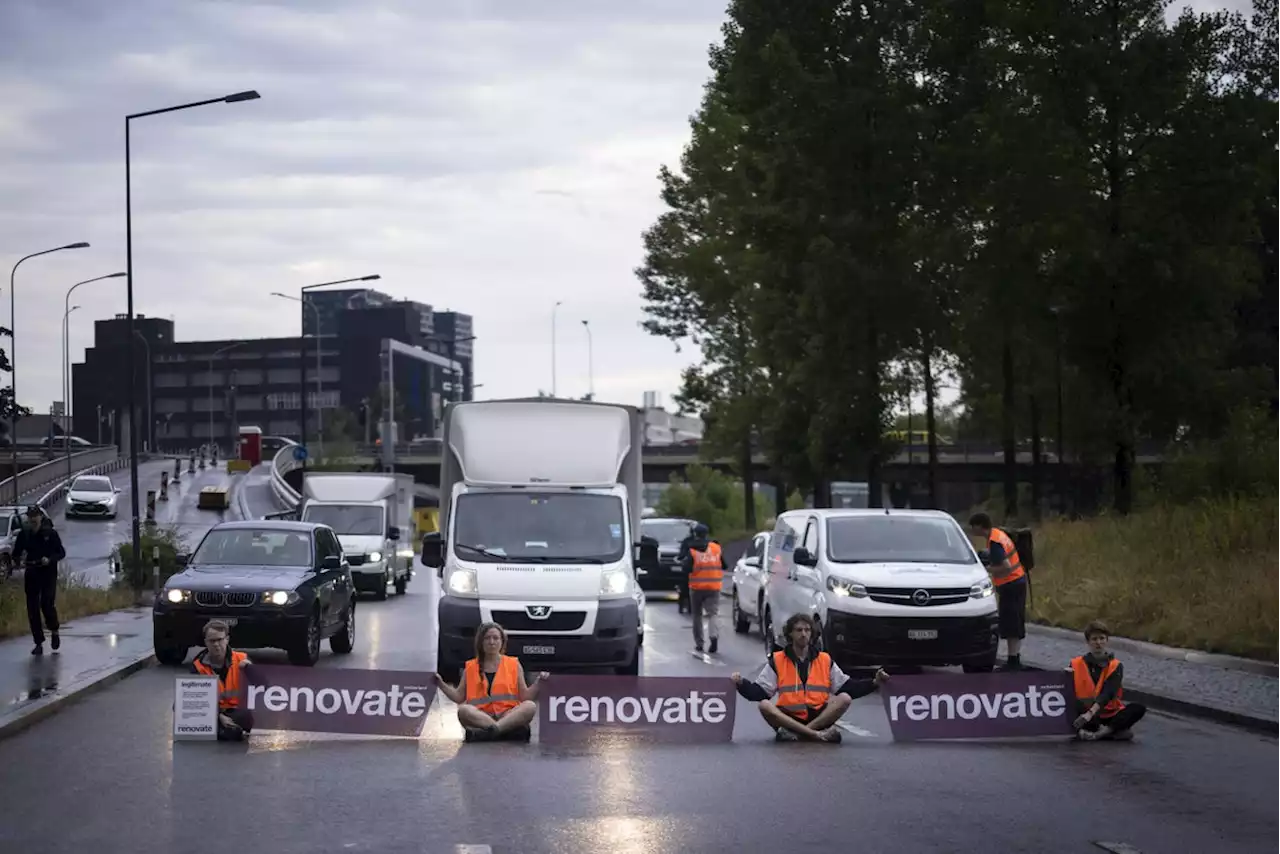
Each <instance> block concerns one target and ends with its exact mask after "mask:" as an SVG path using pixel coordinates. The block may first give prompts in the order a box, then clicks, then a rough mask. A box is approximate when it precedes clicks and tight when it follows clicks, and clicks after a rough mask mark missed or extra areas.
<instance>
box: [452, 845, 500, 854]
mask: <svg viewBox="0 0 1280 854" xmlns="http://www.w3.org/2000/svg"><path fill="white" fill-rule="evenodd" d="M453 854H493V848H492V847H491V846H488V845H470V844H466V843H458V844H457V845H455V846H454V847H453Z"/></svg>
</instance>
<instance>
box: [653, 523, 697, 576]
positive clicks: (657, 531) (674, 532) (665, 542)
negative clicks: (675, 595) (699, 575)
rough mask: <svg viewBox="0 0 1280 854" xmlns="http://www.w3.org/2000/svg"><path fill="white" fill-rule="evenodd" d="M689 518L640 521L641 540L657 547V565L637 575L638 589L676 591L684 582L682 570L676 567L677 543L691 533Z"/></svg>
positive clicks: (677, 560)
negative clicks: (638, 577)
mask: <svg viewBox="0 0 1280 854" xmlns="http://www.w3.org/2000/svg"><path fill="white" fill-rule="evenodd" d="M696 524H698V523H697V522H696V521H694V520H693V519H672V518H670V517H661V516H651V517H649V518H648V519H641V520H640V534H641V539H642V540H649V541H651V542H655V543H656V544H657V546H658V565H657V566H656V567H655V568H653V569H648V568H646V570H645V574H644V575H642V576H640V579H639V581H640V588H641V589H642V590H678V589H679V588H680V586H681V585H682V584H683V583H684V581H685V572H684V568H683V567H681V566H680V561H679V559H678V558H679V555H680V544H681V543H683V542H684V541H685V540H686V539H687V538H688V537H690V536H691V535H692V534H693V526H694V525H696Z"/></svg>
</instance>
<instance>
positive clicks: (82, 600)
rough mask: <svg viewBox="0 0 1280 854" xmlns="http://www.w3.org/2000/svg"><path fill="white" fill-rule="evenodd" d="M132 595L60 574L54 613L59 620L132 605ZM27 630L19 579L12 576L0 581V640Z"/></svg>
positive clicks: (24, 634) (69, 619) (64, 620)
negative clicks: (5, 580)
mask: <svg viewBox="0 0 1280 854" xmlns="http://www.w3.org/2000/svg"><path fill="white" fill-rule="evenodd" d="M133 598H134V597H133V593H132V592H131V591H129V590H124V589H121V588H118V587H117V588H106V589H104V588H101V587H91V586H89V585H88V584H86V583H85V582H84V578H83V576H80V575H75V576H70V577H68V576H62V577H60V578H59V579H58V598H57V605H58V616H59V617H60V618H61V620H62V622H63V623H68V622H70V621H71V620H74V619H76V618H78V617H87V616H89V615H91V614H102V613H105V612H107V611H114V610H116V609H117V608H127V607H129V606H130V605H132V604H133ZM30 631H31V629H30V627H29V626H28V624H27V598H26V594H25V593H24V592H23V589H22V579H21V578H19V577H16V576H15V577H14V578H12V579H10V580H9V581H7V582H0V639H4V638H15V637H23V636H26V635H27V634H28V633H29V632H30Z"/></svg>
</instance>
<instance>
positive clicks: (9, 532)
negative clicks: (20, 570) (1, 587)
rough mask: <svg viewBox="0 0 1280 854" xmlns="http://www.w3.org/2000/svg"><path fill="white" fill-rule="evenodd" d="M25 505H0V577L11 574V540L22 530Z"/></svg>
mask: <svg viewBox="0 0 1280 854" xmlns="http://www.w3.org/2000/svg"><path fill="white" fill-rule="evenodd" d="M26 509H27V508H25V507H18V506H13V505H8V506H4V507H0V578H4V579H8V578H9V576H10V575H12V574H13V541H14V540H16V539H17V538H18V532H19V531H21V530H22V514H23V513H25V512H26Z"/></svg>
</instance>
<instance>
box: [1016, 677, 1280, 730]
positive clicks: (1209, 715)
mask: <svg viewBox="0 0 1280 854" xmlns="http://www.w3.org/2000/svg"><path fill="white" fill-rule="evenodd" d="M999 661H1000V663H1001V664H1003V663H1004V662H1005V659H1004V658H1001V659H999ZM1022 666H1023V668H1024V669H1026V670H1041V671H1049V670H1061V669H1062V668H1055V667H1044V666H1042V665H1039V664H1035V663H1033V662H1028V661H1026V660H1024V661H1023V662H1022ZM1124 696H1125V699H1126V700H1133V701H1134V702H1136V703H1142V704H1143V705H1144V706H1147V707H1148V708H1152V709H1158V710H1160V711H1162V712H1172V713H1174V714H1178V715H1186V716H1187V717H1192V718H1199V719H1201V720H1207V721H1213V722H1214V723H1220V724H1228V725H1230V726H1235V727H1240V728H1241V729H1245V730H1248V731H1250V732H1255V733H1258V734H1259V735H1269V736H1271V737H1273V738H1275V737H1277V736H1278V735H1280V723H1278V722H1277V721H1275V720H1273V719H1271V718H1263V717H1258V716H1257V715H1251V714H1248V713H1246V712H1234V711H1231V710H1229V709H1221V708H1218V707H1217V706H1209V705H1206V704H1204V703H1194V702H1192V701H1190V700H1180V699H1178V698H1176V697H1167V696H1165V695H1163V694H1153V693H1151V692H1150V691H1144V690H1142V689H1141V688H1131V687H1129V686H1128V685H1125V686H1124Z"/></svg>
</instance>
